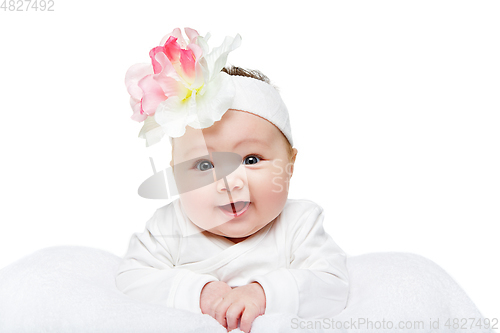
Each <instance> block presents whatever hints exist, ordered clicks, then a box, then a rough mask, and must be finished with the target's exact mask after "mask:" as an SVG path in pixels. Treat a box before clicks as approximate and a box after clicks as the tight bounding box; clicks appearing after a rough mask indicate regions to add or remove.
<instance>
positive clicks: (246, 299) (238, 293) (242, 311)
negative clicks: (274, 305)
mask: <svg viewBox="0 0 500 333" xmlns="http://www.w3.org/2000/svg"><path fill="white" fill-rule="evenodd" d="M265 311H266V294H265V293H264V289H262V287H261V285H260V284H259V283H257V282H252V283H250V284H247V285H245V286H241V287H236V288H234V289H232V291H231V292H230V293H228V294H226V295H225V296H224V297H223V300H222V301H220V302H219V303H218V304H217V306H216V307H215V313H214V314H215V316H213V315H212V314H211V316H212V317H214V318H215V319H216V320H217V321H218V322H219V323H220V324H221V325H222V326H224V327H227V331H228V332H230V331H232V330H234V329H235V328H237V327H238V319H240V317H241V322H240V330H242V331H244V332H246V333H249V332H250V328H251V327H252V323H253V321H254V320H255V318H257V317H258V316H260V315H263V314H264V312H265Z"/></svg>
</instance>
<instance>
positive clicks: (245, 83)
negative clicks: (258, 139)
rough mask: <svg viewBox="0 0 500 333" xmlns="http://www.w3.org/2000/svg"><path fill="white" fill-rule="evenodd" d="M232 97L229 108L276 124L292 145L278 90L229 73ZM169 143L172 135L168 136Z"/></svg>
mask: <svg viewBox="0 0 500 333" xmlns="http://www.w3.org/2000/svg"><path fill="white" fill-rule="evenodd" d="M230 80H231V81H232V83H233V85H234V98H233V102H232V104H231V106H230V107H229V109H233V110H240V111H246V112H249V113H253V114H255V115H257V116H259V117H262V118H264V119H266V120H267V121H269V122H270V123H272V124H273V125H274V126H276V127H277V128H278V129H279V130H280V131H281V132H282V133H283V134H284V135H285V137H286V138H287V140H288V142H289V143H290V145H291V146H292V147H293V140H292V129H291V126H290V118H289V116H288V109H287V108H286V105H285V103H284V102H283V100H282V99H281V96H280V94H279V92H278V91H277V90H276V88H274V87H273V86H271V85H270V84H269V83H266V82H264V81H261V80H258V79H254V78H251V77H246V76H237V75H231V76H230ZM169 141H170V144H172V137H170V136H169Z"/></svg>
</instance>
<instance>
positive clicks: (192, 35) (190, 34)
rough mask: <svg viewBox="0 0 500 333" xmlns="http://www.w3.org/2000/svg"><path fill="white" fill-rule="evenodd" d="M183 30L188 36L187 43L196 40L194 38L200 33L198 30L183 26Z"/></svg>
mask: <svg viewBox="0 0 500 333" xmlns="http://www.w3.org/2000/svg"><path fill="white" fill-rule="evenodd" d="M184 32H185V33H186V36H188V38H189V43H194V42H195V41H196V38H197V37H198V36H199V35H200V34H199V33H198V31H196V30H194V29H191V28H184Z"/></svg>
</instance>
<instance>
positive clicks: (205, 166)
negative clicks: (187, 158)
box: [195, 160, 213, 171]
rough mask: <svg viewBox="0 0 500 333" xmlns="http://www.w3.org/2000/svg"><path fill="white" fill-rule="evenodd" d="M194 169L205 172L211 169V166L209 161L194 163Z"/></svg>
mask: <svg viewBox="0 0 500 333" xmlns="http://www.w3.org/2000/svg"><path fill="white" fill-rule="evenodd" d="M195 168H196V169H198V170H200V171H207V170H210V169H212V168H213V164H212V162H210V161H209V160H201V161H198V162H197V163H196V166H195Z"/></svg>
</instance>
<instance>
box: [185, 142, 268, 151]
mask: <svg viewBox="0 0 500 333" xmlns="http://www.w3.org/2000/svg"><path fill="white" fill-rule="evenodd" d="M249 143H256V144H260V145H263V146H266V147H270V146H269V143H267V142H266V141H262V140H260V139H258V138H251V139H243V140H241V141H239V142H238V143H236V144H235V145H234V146H233V149H235V148H237V147H238V146H241V145H242V144H249ZM199 149H205V150H212V151H214V149H213V147H211V146H205V145H202V146H197V147H193V148H190V149H188V151H187V152H186V155H188V154H189V153H191V152H192V151H195V150H199Z"/></svg>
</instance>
